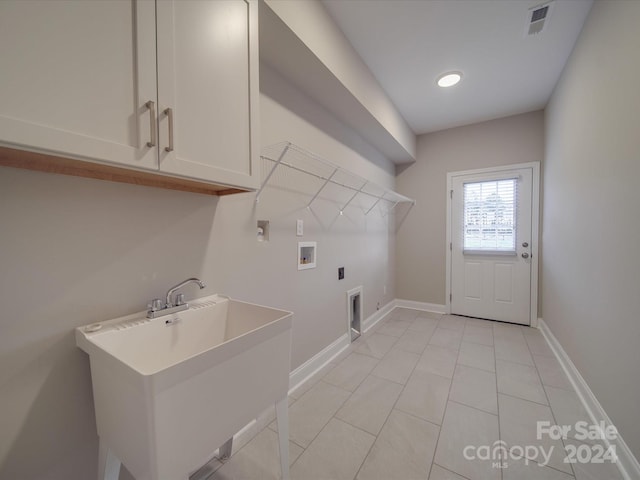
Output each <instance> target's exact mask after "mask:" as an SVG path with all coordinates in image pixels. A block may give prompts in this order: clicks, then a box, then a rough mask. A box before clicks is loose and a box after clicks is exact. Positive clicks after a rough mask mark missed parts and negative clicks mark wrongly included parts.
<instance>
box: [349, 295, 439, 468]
mask: <svg viewBox="0 0 640 480" xmlns="http://www.w3.org/2000/svg"><path fill="white" fill-rule="evenodd" d="M396 308H397V307H396ZM392 312H393V310H392ZM416 318H418V316H417V315H416ZM385 321H386V320H385ZM414 321H415V318H414ZM392 348H393V347H391V348H390V349H389V351H391V349H392ZM426 348H427V347H425V349H426ZM387 353H389V352H387ZM385 356H386V355H385ZM419 361H420V359H418V362H419ZM418 362H416V365H414V367H413V369H412V370H411V374H409V377H408V378H407V383H409V378H411V375H413V372H414V371H415V369H416V366H417V365H418ZM371 375H373V374H371ZM373 376H375V375H373ZM376 378H380V377H376ZM382 380H386V379H382ZM389 381H391V380H389ZM394 383H395V382H394ZM406 386H407V384H405V385H404V386H403V388H402V391H401V392H400V395H398V398H396V401H395V402H393V406H392V407H391V409H390V410H389V413H388V414H387V417H386V418H385V419H384V422H383V423H382V427H380V431H379V432H378V434H377V435H376V439H375V440H374V441H373V443H372V444H371V447H369V450H368V451H367V454H366V455H365V456H364V458H363V459H362V463H360V467H359V468H358V471H357V472H356V475H355V476H354V477H353V478H354V480H355V479H356V478H358V475H359V474H360V471H361V470H362V467H363V466H364V462H366V460H367V458H368V457H369V454H370V453H371V450H372V449H373V447H374V445H375V444H376V442H377V441H378V438H379V437H380V434H381V433H382V431H383V430H384V427H385V426H386V425H387V423H388V421H389V417H390V416H391V413H392V412H393V411H394V410H395V408H396V405H397V404H398V401H399V400H400V397H401V396H402V393H403V392H404V389H405V388H406ZM398 411H400V412H402V413H405V412H403V411H402V410H398ZM413 417H414V418H417V417H415V416H413ZM438 435H439V431H438ZM433 455H434V457H435V450H434V452H433ZM427 478H429V477H428V476H427Z"/></svg>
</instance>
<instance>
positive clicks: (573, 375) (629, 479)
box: [538, 318, 640, 480]
mask: <svg viewBox="0 0 640 480" xmlns="http://www.w3.org/2000/svg"><path fill="white" fill-rule="evenodd" d="M538 328H539V329H540V331H541V332H542V335H543V336H544V337H545V339H546V340H547V343H548V344H549V347H551V350H552V351H553V353H554V355H555V356H556V358H557V359H558V361H559V362H560V365H562V369H563V370H564V372H565V373H566V374H567V376H568V377H569V381H570V382H571V384H572V385H573V388H574V389H575V391H576V393H577V395H578V398H579V399H580V401H581V402H582V405H583V406H584V408H585V410H586V411H587V414H588V415H589V419H590V420H591V422H592V423H593V424H594V425H598V424H600V422H604V424H605V426H607V427H608V426H609V425H613V422H612V421H611V419H610V418H609V416H608V415H607V412H605V410H604V408H602V405H600V402H598V399H597V398H596V396H595V395H594V394H593V392H592V391H591V389H590V388H589V385H588V384H587V382H586V381H585V379H584V378H582V375H580V372H579V371H578V369H577V368H576V366H575V365H574V364H573V362H572V361H571V358H569V355H568V354H567V352H565V350H564V348H562V345H560V342H559V341H558V339H557V338H556V337H555V335H554V334H553V333H552V332H551V330H549V327H548V326H547V324H546V323H545V322H544V320H543V319H542V318H539V319H538ZM605 442H606V444H607V446H609V445H614V446H615V449H616V454H617V456H618V462H617V463H616V465H617V466H618V468H619V469H620V473H621V474H622V476H623V477H624V478H625V480H635V479H639V478H640V463H638V460H637V459H636V457H635V456H634V455H633V453H632V452H631V449H629V446H628V445H627V444H626V443H625V441H624V440H623V438H622V437H621V436H620V434H619V433H618V438H617V439H615V440H611V441H607V440H605Z"/></svg>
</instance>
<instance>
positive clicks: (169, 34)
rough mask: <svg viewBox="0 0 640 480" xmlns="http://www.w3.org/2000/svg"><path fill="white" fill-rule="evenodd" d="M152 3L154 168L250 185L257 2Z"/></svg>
mask: <svg viewBox="0 0 640 480" xmlns="http://www.w3.org/2000/svg"><path fill="white" fill-rule="evenodd" d="M157 5H158V9H157V15H158V19H157V21H158V105H159V107H160V112H159V119H160V124H159V133H160V135H159V138H160V170H161V171H163V172H169V173H173V174H179V175H184V176H189V177H193V178H199V179H208V180H215V181H217V182H219V183H224V184H229V185H240V186H244V187H250V188H256V187H257V186H258V178H257V175H255V173H256V172H255V170H256V162H255V161H252V159H256V158H257V155H258V152H257V151H253V149H254V148H257V142H256V138H252V137H255V136H256V133H257V130H258V128H257V124H253V125H252V124H251V118H255V119H257V118H258V117H257V115H253V116H252V112H251V109H252V108H256V107H257V105H258V90H259V89H258V83H257V82H258V76H257V72H258V45H257V42H258V36H257V21H258V17H257V4H252V3H251V2H247V1H244V0H216V1H207V2H203V1H185V0H176V1H167V0H159V1H158V4H157ZM250 92H251V93H250ZM168 109H170V110H168ZM171 117H173V118H171ZM171 123H173V125H171Z"/></svg>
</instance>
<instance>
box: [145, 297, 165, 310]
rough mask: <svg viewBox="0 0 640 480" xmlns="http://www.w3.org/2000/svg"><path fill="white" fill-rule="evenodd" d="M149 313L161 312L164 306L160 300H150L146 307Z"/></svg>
mask: <svg viewBox="0 0 640 480" xmlns="http://www.w3.org/2000/svg"><path fill="white" fill-rule="evenodd" d="M147 307H148V308H149V310H150V311H152V312H157V311H158V310H162V309H163V307H164V305H163V304H162V300H160V299H159V298H154V299H153V300H151V303H150V304H149V305H147Z"/></svg>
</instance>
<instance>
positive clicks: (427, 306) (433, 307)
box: [395, 299, 447, 313]
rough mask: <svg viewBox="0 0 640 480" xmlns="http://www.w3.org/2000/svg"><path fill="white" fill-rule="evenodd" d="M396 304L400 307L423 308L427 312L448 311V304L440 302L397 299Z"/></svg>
mask: <svg viewBox="0 0 640 480" xmlns="http://www.w3.org/2000/svg"><path fill="white" fill-rule="evenodd" d="M395 306H396V307H400V308H413V309H414V310H423V311H425V312H435V313H446V307H447V306H446V305H440V304H438V303H425V302H416V301H414V300H401V299H396V300H395Z"/></svg>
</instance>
